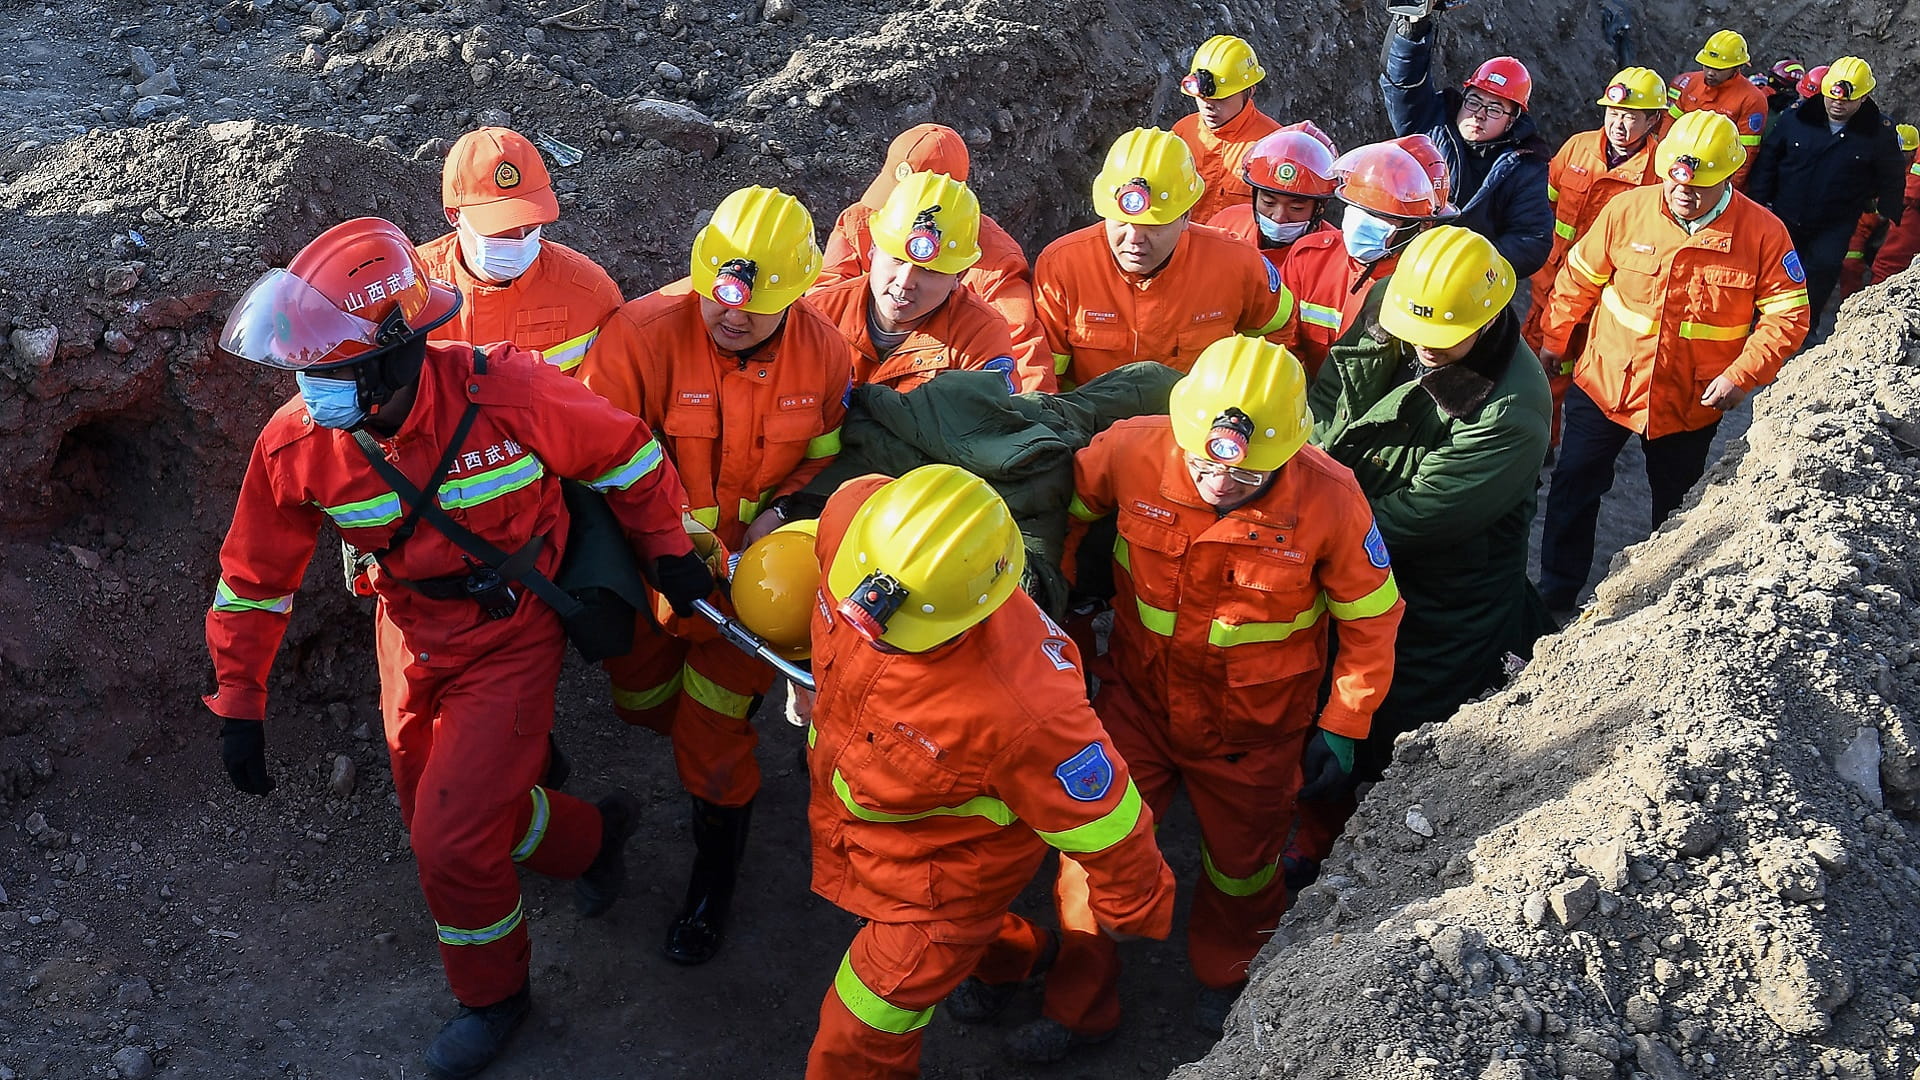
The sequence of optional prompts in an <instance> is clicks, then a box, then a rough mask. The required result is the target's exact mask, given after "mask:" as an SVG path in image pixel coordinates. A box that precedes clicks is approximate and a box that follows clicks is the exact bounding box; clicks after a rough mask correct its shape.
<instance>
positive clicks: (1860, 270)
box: [1833, 210, 1880, 306]
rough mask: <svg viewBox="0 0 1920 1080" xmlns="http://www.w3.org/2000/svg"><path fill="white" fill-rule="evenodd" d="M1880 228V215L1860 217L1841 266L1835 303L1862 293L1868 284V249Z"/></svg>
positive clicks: (1835, 288) (1837, 303)
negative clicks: (1863, 287)
mask: <svg viewBox="0 0 1920 1080" xmlns="http://www.w3.org/2000/svg"><path fill="white" fill-rule="evenodd" d="M1879 227H1880V215H1879V213H1877V212H1876V211H1873V210H1869V211H1867V212H1866V213H1864V214H1861V215H1860V222H1859V224H1857V225H1855V226H1854V227H1853V239H1851V240H1849V241H1847V258H1846V261H1845V262H1843V263H1841V264H1840V280H1839V282H1838V283H1837V284H1836V285H1835V286H1834V290H1833V302H1834V304H1835V306H1838V305H1839V303H1840V301H1842V300H1845V299H1846V298H1847V297H1849V296H1852V295H1853V294H1854V293H1857V292H1859V291H1860V289H1861V287H1862V286H1864V285H1865V284H1866V283H1867V265H1868V262H1869V260H1868V259H1867V256H1868V254H1870V253H1869V252H1868V251H1867V248H1868V247H1869V246H1871V245H1872V243H1873V231H1874V230H1875V229H1877V228H1879Z"/></svg>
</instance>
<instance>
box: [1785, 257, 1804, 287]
mask: <svg viewBox="0 0 1920 1080" xmlns="http://www.w3.org/2000/svg"><path fill="white" fill-rule="evenodd" d="M1780 266H1781V267H1782V268H1783V269H1785V270H1786V272H1787V276H1788V277H1790V278H1792V279H1793V281H1794V284H1796V285H1797V284H1799V283H1801V282H1803V281H1805V280H1807V272H1806V271H1805V270H1804V269H1801V266H1800V253H1799V252H1797V251H1789V252H1787V253H1786V255H1784V256H1782V257H1781V259H1780Z"/></svg>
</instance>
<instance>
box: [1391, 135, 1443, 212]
mask: <svg viewBox="0 0 1920 1080" xmlns="http://www.w3.org/2000/svg"><path fill="white" fill-rule="evenodd" d="M1393 145H1395V146H1397V147H1399V148H1400V149H1402V150H1405V151H1406V152H1407V153H1409V154H1412V155H1413V160H1415V161H1417V162H1419V163H1420V167H1421V168H1423V169H1425V170H1427V179H1428V180H1431V181H1433V197H1434V199H1435V200H1437V201H1438V203H1439V205H1440V207H1441V209H1442V210H1445V209H1449V207H1448V206H1447V200H1448V199H1449V198H1451V197H1452V195H1453V181H1452V180H1450V179H1449V178H1448V174H1447V159H1446V156H1445V155H1443V154H1441V153H1440V148H1439V147H1438V146H1435V145H1434V144H1433V140H1432V139H1429V138H1427V137H1426V136H1425V135H1420V134H1413V135H1402V136H1400V137H1399V138H1397V139H1395V140H1393Z"/></svg>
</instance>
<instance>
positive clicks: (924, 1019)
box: [833, 950, 935, 1035]
mask: <svg viewBox="0 0 1920 1080" xmlns="http://www.w3.org/2000/svg"><path fill="white" fill-rule="evenodd" d="M833 992H834V994H835V995H836V996H837V997H839V999H840V1004H842V1005H845V1006H846V1007H847V1011H848V1012H850V1013H852V1014H853V1015H854V1018H855V1019H857V1020H859V1021H860V1022H861V1023H863V1024H865V1025H867V1026H868V1027H870V1028H872V1029H874V1030H875V1031H884V1032H886V1033H887V1034H889V1035H906V1034H910V1033H912V1032H915V1031H919V1030H920V1029H921V1028H923V1027H926V1026H927V1023H928V1022H929V1021H931V1020H932V1019H933V1010H934V1008H935V1006H932V1005H929V1006H927V1007H926V1008H924V1009H920V1010H918V1011H915V1010H913V1009H903V1008H901V1007H900V1006H898V1005H895V1004H893V1003H891V1002H889V1001H887V1000H886V999H885V998H883V997H881V996H880V995H879V994H876V993H874V992H873V991H872V990H869V989H868V988H867V984H866V983H863V982H861V981H860V976H859V975H858V974H856V973H855V972H854V970H853V953H852V951H851V950H849V951H848V952H847V954H846V955H845V956H842V957H841V958H840V971H839V973H838V974H836V975H834V977H833Z"/></svg>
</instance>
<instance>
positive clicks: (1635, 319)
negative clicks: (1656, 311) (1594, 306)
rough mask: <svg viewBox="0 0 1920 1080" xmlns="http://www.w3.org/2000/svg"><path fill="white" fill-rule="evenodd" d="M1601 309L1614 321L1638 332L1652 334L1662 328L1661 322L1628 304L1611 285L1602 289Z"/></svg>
mask: <svg viewBox="0 0 1920 1080" xmlns="http://www.w3.org/2000/svg"><path fill="white" fill-rule="evenodd" d="M1600 309H1601V310H1602V311H1605V312H1606V313H1607V314H1608V315H1611V316H1613V318H1614V321H1616V322H1618V323H1619V324H1620V325H1621V326H1624V327H1626V328H1627V329H1629V330H1631V331H1633V332H1634V333H1636V334H1642V335H1644V334H1651V333H1653V332H1654V331H1656V330H1658V329H1659V328H1660V324H1659V323H1656V322H1654V321H1653V320H1652V319H1650V318H1648V317H1647V316H1645V315H1642V314H1640V313H1639V312H1637V311H1635V310H1633V309H1632V308H1630V307H1628V306H1627V302H1626V301H1625V300H1622V299H1620V294H1619V293H1617V292H1615V291H1614V290H1613V286H1611V285H1609V286H1607V287H1606V288H1604V289H1601V290H1600Z"/></svg>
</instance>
